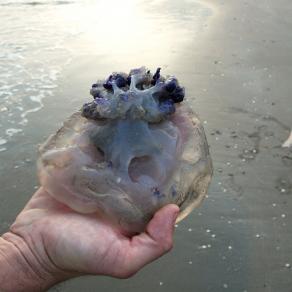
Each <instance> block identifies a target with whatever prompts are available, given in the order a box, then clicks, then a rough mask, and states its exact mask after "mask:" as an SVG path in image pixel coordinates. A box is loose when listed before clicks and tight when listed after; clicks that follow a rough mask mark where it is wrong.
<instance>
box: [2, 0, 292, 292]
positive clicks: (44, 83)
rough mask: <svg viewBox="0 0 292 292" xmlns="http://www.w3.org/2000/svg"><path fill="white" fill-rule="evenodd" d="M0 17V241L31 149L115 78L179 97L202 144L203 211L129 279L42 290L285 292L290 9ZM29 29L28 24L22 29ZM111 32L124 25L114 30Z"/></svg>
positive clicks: (27, 9)
mask: <svg viewBox="0 0 292 292" xmlns="http://www.w3.org/2000/svg"><path fill="white" fill-rule="evenodd" d="M111 5H112V4H111V3H110V2H106V1H89V0H88V1H80V2H75V1H51V2H46V1H39V2H29V1H24V0H22V1H20V0H18V1H12V0H11V1H10V0H9V1H8V0H4V1H3V3H1V4H0V77H1V79H0V183H1V186H2V188H1V191H0V231H1V233H3V232H5V231H7V229H8V228H9V226H10V224H11V223H12V222H13V220H14V218H15V216H16V215H17V214H18V213H19V211H20V210H21V209H22V208H23V206H24V205H25V203H26V202H27V201H28V199H29V198H30V196H31V195H32V193H33V192H34V191H35V190H36V189H37V188H38V178H37V171H36V160H37V155H38V152H37V149H38V145H39V144H40V143H42V142H43V141H44V140H45V139H46V138H47V137H48V136H49V135H50V134H52V133H54V132H55V131H56V130H57V129H58V128H59V127H60V126H61V125H62V122H63V121H64V120H65V119H66V117H68V116H70V115H71V113H73V112H74V111H76V110H77V109H79V108H80V106H81V105H82V104H83V103H84V102H86V101H88V100H90V95H89V89H90V86H91V84H92V83H94V82H95V81H96V80H97V79H100V78H104V77H106V76H108V75H109V74H110V73H111V72H112V71H126V72H128V71H129V70H130V69H131V68H134V67H140V66H142V65H145V66H147V67H148V68H149V69H151V71H155V69H156V68H157V67H161V68H162V74H174V75H176V76H177V77H178V79H179V80H180V82H181V84H182V85H184V86H185V89H186V100H187V102H188V104H189V106H190V107H191V108H192V109H193V110H194V111H195V112H196V113H197V114H198V115H199V117H200V119H201V121H202V123H203V125H204V128H205V131H206V135H207V139H208V142H209V145H210V152H211V156H212V159H213V166H214V174H213V179H212V183H211V185H210V188H209V191H208V196H207V198H206V199H205V200H204V202H203V204H202V205H201V206H200V207H199V208H197V209H195V210H194V211H193V212H192V213H191V214H190V215H189V216H188V217H187V218H186V219H185V220H183V221H182V222H180V223H179V224H178V225H177V226H176V232H175V240H174V248H173V250H172V251H171V253H169V254H168V255H166V256H164V257H163V258H161V259H159V260H157V261H156V262H154V263H152V264H150V265H148V266H147V267H145V268H144V269H143V270H141V271H140V272H139V273H137V274H136V275H135V276H134V277H132V278H130V279H127V280H117V279H112V278H108V277H94V276H88V277H82V278H78V279H74V280H70V281H68V282H66V283H63V284H61V285H59V286H57V287H54V288H52V289H51V290H50V291H62V292H63V291H64V292H65V291H111V292H112V291H127V292H132V291H141V292H144V291H145V292H146V291H161V292H164V291H167V292H172V291H173V292H174V291H183V292H188V291H208V292H210V291H212V292H213V291H214V292H220V291H241V292H244V291H249V292H250V291H252V292H254V291H265V292H266V291H271V292H272V291H280V292H282V291H283V292H286V291H287V292H289V291H291V285H292V277H291V276H292V268H291V265H292V233H291V227H290V224H291V223H292V219H291V218H292V147H289V143H287V144H286V146H287V147H282V146H283V144H284V145H285V141H286V140H287V139H288V137H289V135H290V132H291V127H292V98H291V92H292V82H291V81H290V76H292V50H291V47H292V36H291V30H292V17H291V16H292V5H291V3H290V2H289V1H287V0H281V1H277V2H276V1H271V0H264V1H261V2H260V3H256V2H254V1H251V0H245V1H236V2H234V1H227V0H226V1H225V0H220V1H216V3H213V2H212V1H187V0H185V1H180V2H178V1H148V2H145V1H142V0H141V1H123V2H118V3H117V4H116V6H114V7H115V8H114V7H112V6H111ZM29 16H30V17H29ZM116 22H119V23H120V24H121V25H120V26H119V25H116Z"/></svg>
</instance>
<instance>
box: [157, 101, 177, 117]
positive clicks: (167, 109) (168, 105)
mask: <svg viewBox="0 0 292 292" xmlns="http://www.w3.org/2000/svg"><path fill="white" fill-rule="evenodd" d="M159 110H160V111H161V112H162V113H165V114H173V113H174V112H175V105H174V102H173V101H172V100H171V99H167V100H165V101H162V102H161V103H160V104H159Z"/></svg>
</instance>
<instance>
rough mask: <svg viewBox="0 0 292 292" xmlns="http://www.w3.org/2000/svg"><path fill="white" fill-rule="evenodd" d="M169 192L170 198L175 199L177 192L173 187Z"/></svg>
mask: <svg viewBox="0 0 292 292" xmlns="http://www.w3.org/2000/svg"><path fill="white" fill-rule="evenodd" d="M170 191H171V195H172V197H175V196H176V195H177V191H176V188H175V185H172V186H171V188H170Z"/></svg>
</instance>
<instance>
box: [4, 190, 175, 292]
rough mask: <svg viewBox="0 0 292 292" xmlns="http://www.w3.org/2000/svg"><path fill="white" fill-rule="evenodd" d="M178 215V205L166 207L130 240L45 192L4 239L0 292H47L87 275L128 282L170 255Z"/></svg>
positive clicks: (27, 207)
mask: <svg viewBox="0 0 292 292" xmlns="http://www.w3.org/2000/svg"><path fill="white" fill-rule="evenodd" d="M178 212H179V208H178V207H177V206H176V205H173V204H170V205H167V206H165V207H163V208H162V209H160V210H159V211H158V212H157V213H156V214H155V215H154V217H153V218H152V220H151V221H150V222H149V224H148V225H147V228H146V230H145V232H143V233H141V234H139V235H135V236H132V237H131V236H127V235H125V234H123V233H121V231H119V230H118V229H116V228H115V227H113V226H112V225H110V223H109V222H107V221H106V220H105V219H103V218H102V217H101V216H97V215H94V216H93V215H83V214H79V213H76V212H74V211H72V210H71V209H69V208H68V207H66V206H65V205H63V204H61V203H59V202H57V201H56V200H55V199H53V198H52V197H51V196H50V195H49V194H48V193H47V192H46V191H45V190H44V189H43V188H40V189H39V190H38V191H37V192H36V193H35V194H34V195H33V197H32V198H31V199H30V201H29V202H28V204H27V205H26V206H25V208H24V209H23V211H22V212H21V213H20V214H19V215H18V216H17V218H16V220H15V222H14V223H13V224H12V226H11V228H10V231H9V232H7V233H5V234H3V235H2V237H0V291H13V292H18V291H45V290H47V289H48V288H50V287H51V286H53V285H55V284H57V283H59V282H62V281H64V280H67V279H70V278H74V277H78V276H81V275H86V274H91V275H108V276H112V277H117V278H128V277H130V276H132V275H134V274H135V273H136V272H137V271H139V270H140V269H141V268H142V267H143V266H145V265H146V264H148V263H150V262H152V261H153V260H155V259H157V258H159V257H160V256H162V255H163V254H165V253H167V252H168V251H170V249H171V248H172V245H173V231H174V223H175V220H176V217H177V215H178Z"/></svg>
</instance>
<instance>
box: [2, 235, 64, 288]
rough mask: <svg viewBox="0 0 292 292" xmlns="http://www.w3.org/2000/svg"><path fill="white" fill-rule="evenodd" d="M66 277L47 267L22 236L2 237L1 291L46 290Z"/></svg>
mask: <svg viewBox="0 0 292 292" xmlns="http://www.w3.org/2000/svg"><path fill="white" fill-rule="evenodd" d="M64 277H65V275H61V274H58V275H56V274H55V273H54V272H53V271H50V269H48V268H46V264H45V263H42V262H41V260H40V259H38V258H37V257H36V256H35V254H34V253H33V251H32V250H31V249H30V248H29V246H28V245H27V244H26V242H25V241H24V240H23V239H22V238H21V237H20V236H18V235H16V234H13V233H11V232H7V233H5V234H3V235H2V237H0V291H7V292H10V291H13V292H17V291H44V290H46V289H48V288H49V287H51V286H53V285H55V284H57V283H58V282H60V281H62V280H64Z"/></svg>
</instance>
